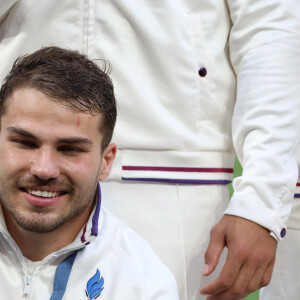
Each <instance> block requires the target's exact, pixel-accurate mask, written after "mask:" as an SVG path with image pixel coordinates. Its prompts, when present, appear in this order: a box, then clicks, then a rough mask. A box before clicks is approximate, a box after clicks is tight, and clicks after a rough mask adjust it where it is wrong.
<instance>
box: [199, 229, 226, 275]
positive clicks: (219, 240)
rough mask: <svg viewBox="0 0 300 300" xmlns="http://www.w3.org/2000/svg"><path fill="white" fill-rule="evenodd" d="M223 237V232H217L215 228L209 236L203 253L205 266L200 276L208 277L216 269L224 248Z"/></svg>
mask: <svg viewBox="0 0 300 300" xmlns="http://www.w3.org/2000/svg"><path fill="white" fill-rule="evenodd" d="M224 241H225V235H224V234H223V232H220V231H218V230H217V227H216V226H215V227H214V228H213V229H212V231H211V234H210V241H209V244H208V247H207V250H206V252H205V265H204V267H203V271H202V274H203V275H204V276H208V275H210V274H211V273H212V272H213V271H214V270H215V268H216V266H217V264H218V262H219V258H220V255H221V253H222V252H223V249H224V247H225V242H224Z"/></svg>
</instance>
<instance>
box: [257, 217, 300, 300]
mask: <svg viewBox="0 0 300 300" xmlns="http://www.w3.org/2000/svg"><path fill="white" fill-rule="evenodd" d="M298 218H300V215H298ZM299 253H300V230H299V229H291V228H288V232H287V235H286V237H285V238H284V239H283V240H282V241H281V242H280V243H279V244H278V249H277V258H276V262H275V267H274V271H273V275H272V279H271V282H270V285H269V286H267V287H265V288H263V289H262V290H261V291H260V298H259V299H261V300H299V295H300V285H299V270H300V260H299Z"/></svg>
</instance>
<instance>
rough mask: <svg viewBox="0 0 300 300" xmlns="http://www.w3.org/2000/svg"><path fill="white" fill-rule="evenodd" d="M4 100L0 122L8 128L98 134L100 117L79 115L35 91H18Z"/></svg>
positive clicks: (80, 113)
mask: <svg viewBox="0 0 300 300" xmlns="http://www.w3.org/2000/svg"><path fill="white" fill-rule="evenodd" d="M7 100H8V103H7V108H6V112H5V113H4V115H3V116H2V121H4V122H6V123H7V126H12V122H13V123H14V124H15V125H17V127H21V128H28V127H29V128H31V129H33V128H32V127H39V126H41V127H42V128H41V129H43V130H44V131H45V130H46V129H51V128H53V129H54V128H55V129H56V130H59V127H60V126H61V129H65V128H66V127H68V128H71V129H72V128H76V129H77V130H79V131H80V130H83V131H84V132H88V131H91V133H96V132H97V133H99V127H100V125H101V122H102V115H101V114H99V113H97V114H91V113H89V112H81V111H79V110H77V109H75V108H74V107H72V106H70V105H68V104H65V103H60V102H59V99H53V98H51V97H49V96H47V95H45V94H43V93H42V92H40V91H38V90H36V89H33V88H21V89H17V90H15V91H14V92H13V93H12V95H11V96H10V97H9V99H7ZM15 125H13V126H15ZM45 127H49V128H45ZM35 129H36V128H35Z"/></svg>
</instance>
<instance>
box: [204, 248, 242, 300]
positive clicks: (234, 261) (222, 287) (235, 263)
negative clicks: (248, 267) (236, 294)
mask: <svg viewBox="0 0 300 300" xmlns="http://www.w3.org/2000/svg"><path fill="white" fill-rule="evenodd" d="M241 266H242V259H238V258H237V256H236V255H235V254H233V253H232V252H231V251H229V252H228V255H227V259H226V263H225V265H224V267H223V269H222V271H221V273H220V276H219V277H218V278H217V279H216V280H214V281H213V282H211V283H210V284H208V285H206V286H205V287H203V288H202V289H201V290H200V293H201V294H203V295H215V294H219V293H221V292H223V291H226V290H228V289H230V288H231V287H232V285H233V284H234V282H235V280H236V278H237V275H238V274H239V272H240V269H241Z"/></svg>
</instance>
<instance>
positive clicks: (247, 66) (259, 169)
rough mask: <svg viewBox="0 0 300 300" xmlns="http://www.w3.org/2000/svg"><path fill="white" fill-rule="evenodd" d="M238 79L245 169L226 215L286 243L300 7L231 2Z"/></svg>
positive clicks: (291, 1) (293, 171)
mask: <svg viewBox="0 0 300 300" xmlns="http://www.w3.org/2000/svg"><path fill="white" fill-rule="evenodd" d="M227 3H228V7H229V11H230V14H231V19H232V24H233V25H232V30H231V34H230V42H229V48H230V58H231V61H232V65H233V68H234V70H235V72H236V75H237V101H236V105H235V110H234V115H233V121H232V135H233V142H234V147H235V149H236V152H237V155H238V158H239V160H240V162H241V164H242V166H243V175H242V176H241V177H238V178H236V179H235V180H234V182H233V186H234V189H235V193H234V195H233V197H232V200H231V201H230V205H229V207H228V209H227V210H226V211H225V213H226V214H230V215H236V216H240V217H243V218H246V219H249V220H252V221H254V222H256V223H258V224H260V225H262V226H264V227H266V228H267V229H269V230H270V231H271V234H272V236H273V237H274V238H276V239H277V240H280V239H281V238H282V237H283V236H284V234H285V231H286V221H287V219H288V216H289V214H290V210H291V206H292V199H293V194H294V190H295V186H296V181H297V174H298V169H297V163H296V156H297V148H298V147H299V146H298V145H299V135H300V15H299V12H300V1H299V0H228V1H227Z"/></svg>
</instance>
